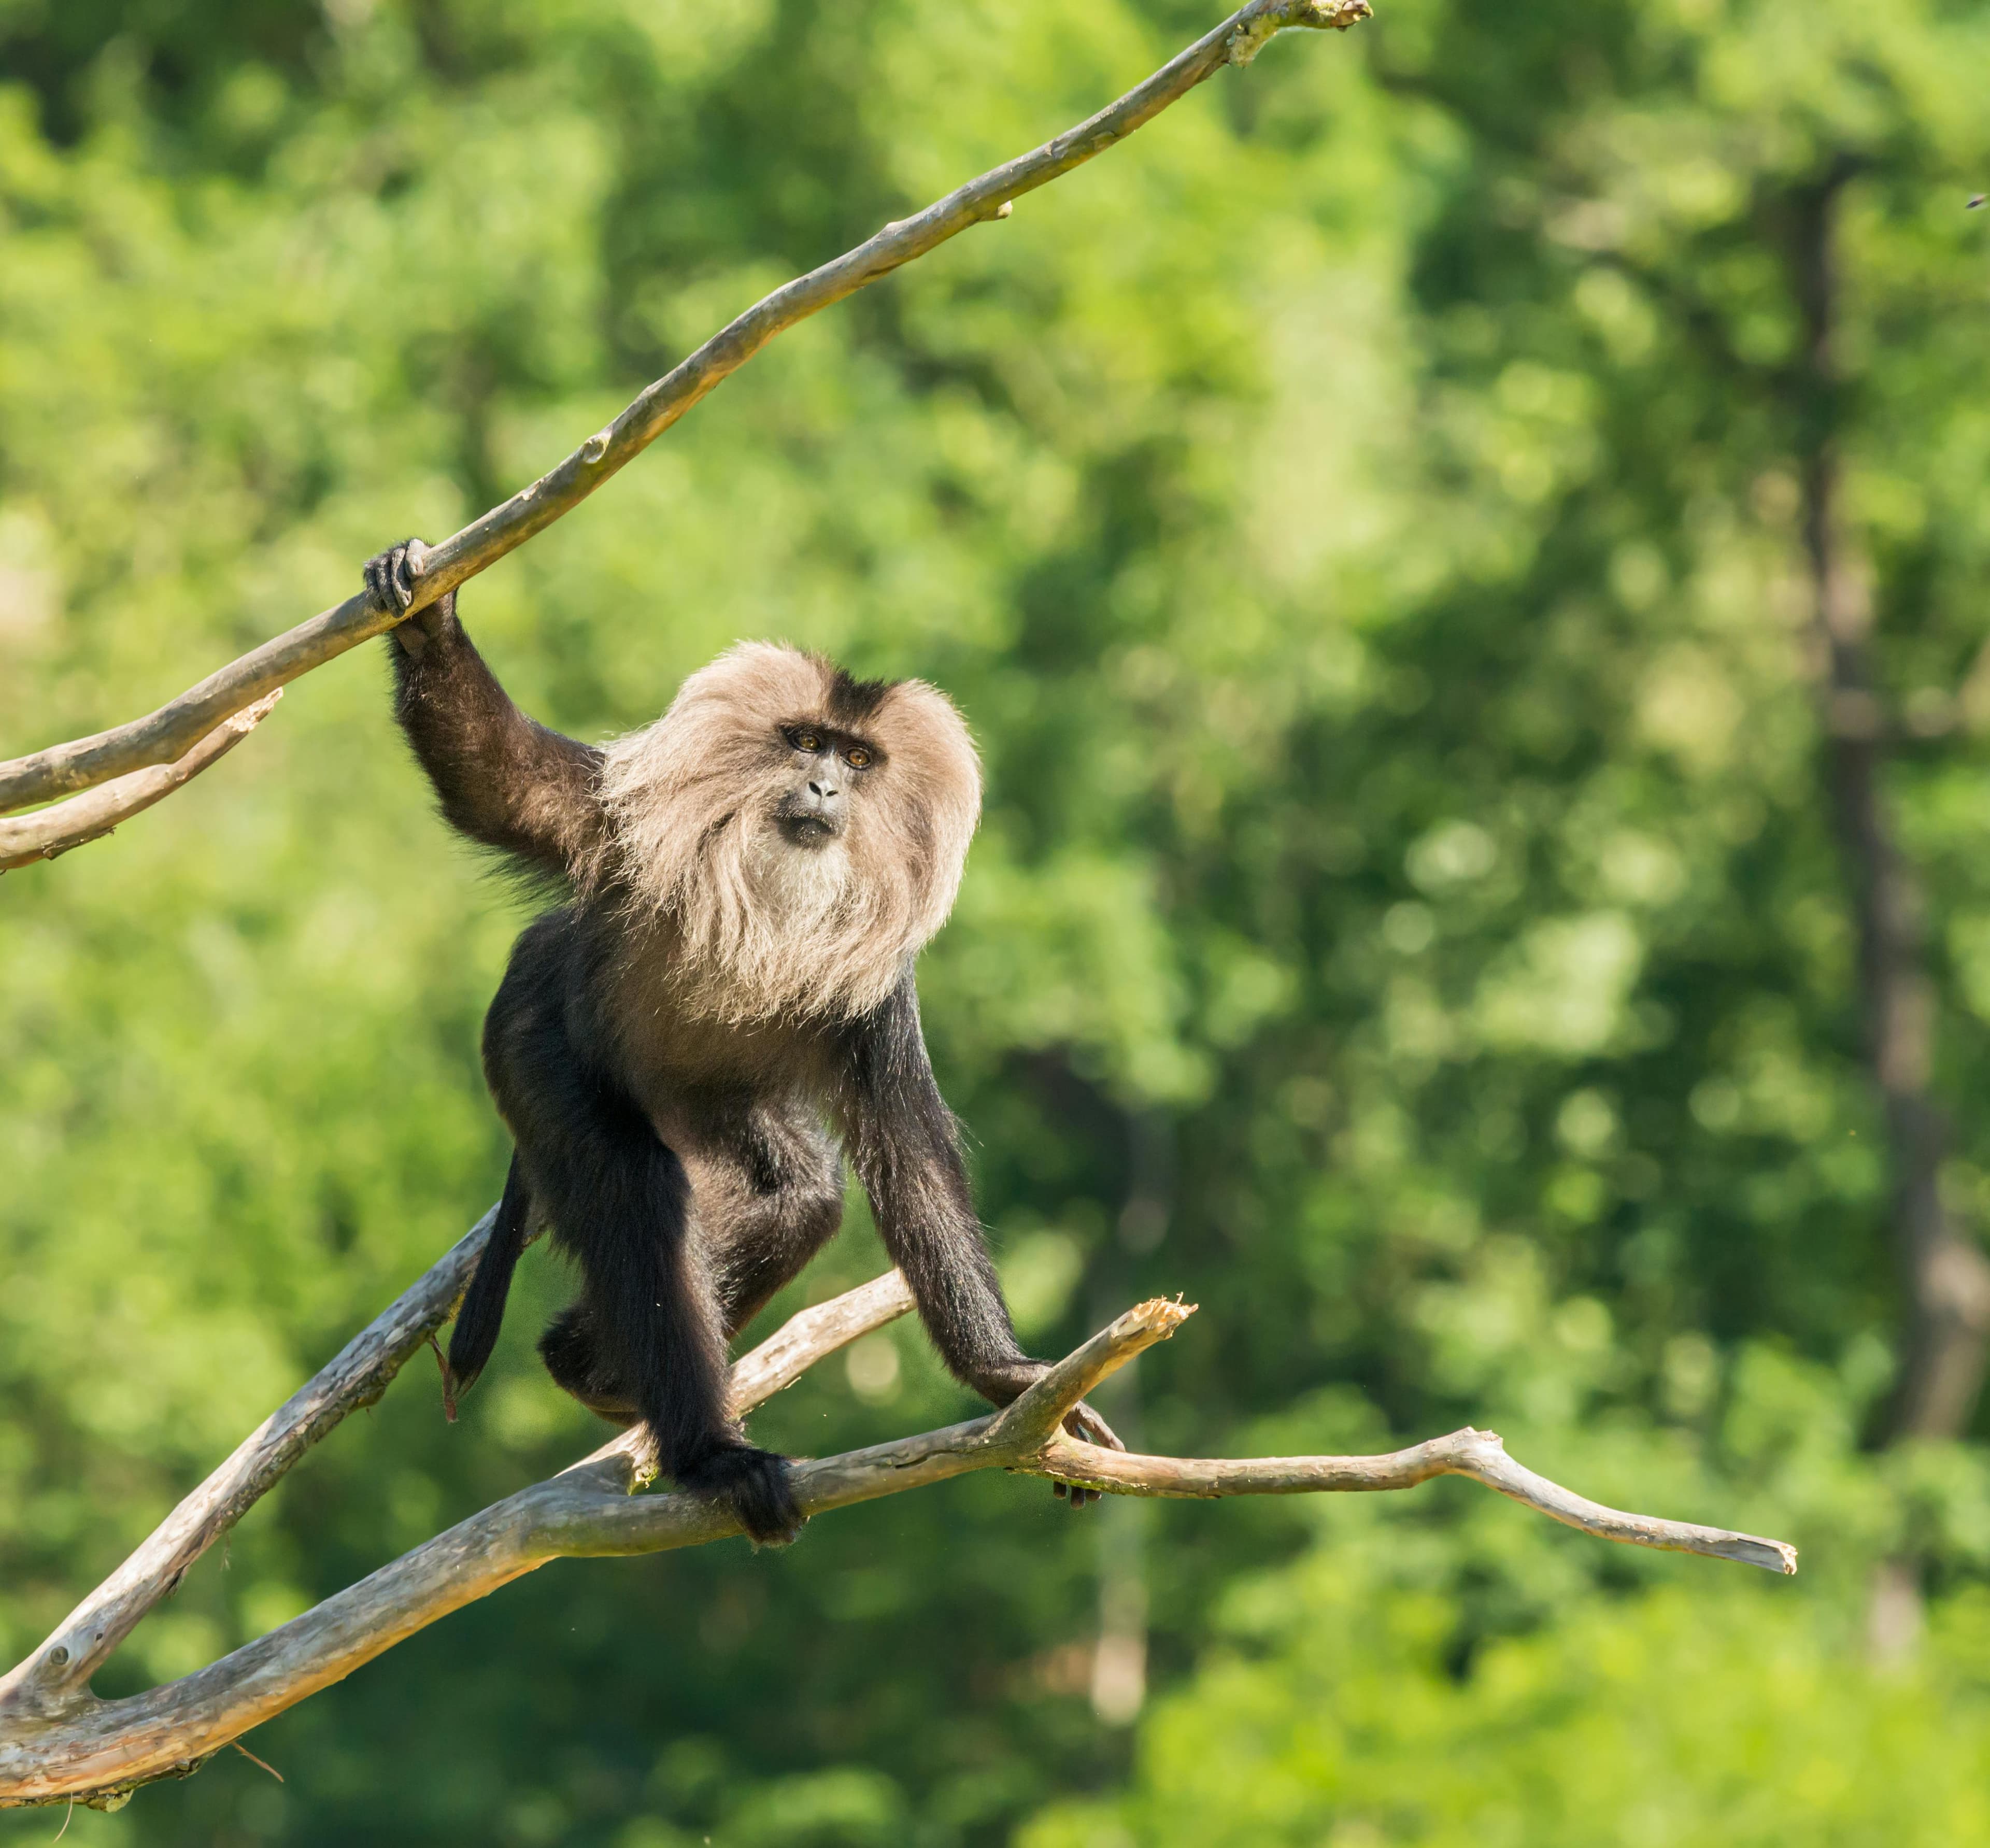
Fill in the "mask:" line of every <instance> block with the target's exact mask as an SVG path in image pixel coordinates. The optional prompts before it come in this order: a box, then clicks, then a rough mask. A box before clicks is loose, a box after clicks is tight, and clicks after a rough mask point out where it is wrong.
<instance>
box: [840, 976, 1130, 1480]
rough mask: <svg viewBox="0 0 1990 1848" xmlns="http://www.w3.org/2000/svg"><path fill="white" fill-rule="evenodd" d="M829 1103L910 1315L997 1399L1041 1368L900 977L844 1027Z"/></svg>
mask: <svg viewBox="0 0 1990 1848" xmlns="http://www.w3.org/2000/svg"><path fill="white" fill-rule="evenodd" d="M844 1053H845V1057H844V1067H843V1074H842V1080H843V1082H842V1096H841V1097H840V1100H839V1102H840V1106H841V1114H842V1116H843V1119H844V1132H845V1136H846V1138H847V1146H848V1148H849V1152H850V1158H851V1164H852V1165H853V1166H854V1167H855V1169H856V1170H857V1178H858V1179H859V1180H861V1181H862V1183H863V1184H864V1191H865V1192H866V1193H867V1194H869V1196H870V1198H871V1215H872V1217H873V1218H875V1219H876V1221H877V1222H878V1232H879V1233H880V1235H881V1236H882V1237H883V1238H884V1241H885V1248H886V1249H887V1250H888V1252H890V1253H891V1257H892V1260H893V1262H895V1263H896V1264H897V1265H898V1268H899V1269H900V1270H901V1271H902V1272H904V1273H905V1281H906V1282H908V1284H910V1285H911V1286H912V1296H913V1299H914V1300H915V1301H916V1302H917V1303H918V1304H919V1319H920V1320H921V1321H922V1322H923V1323H925V1327H926V1332H927V1333H929V1335H931V1336H932V1340H933V1345H934V1346H935V1347H937V1348H938V1349H939V1352H940V1357H941V1358H942V1360H944V1361H946V1364H947V1367H948V1369H949V1371H951V1372H952V1373H953V1375H954V1376H955V1378H957V1379H959V1381H962V1382H963V1384H966V1385H969V1386H972V1387H973V1388H974V1390H975V1391H976V1392H978V1393H980V1394H981V1395H982V1397H983V1398H986V1399H987V1400H988V1401H990V1403H991V1404H993V1405H1007V1404H1008V1403H1009V1402H1010V1400H1012V1399H1014V1398H1016V1397H1017V1395H1018V1394H1020V1393H1022V1392H1023V1391H1025V1390H1026V1389H1027V1388H1029V1387H1030V1386H1031V1385H1033V1384H1035V1382H1036V1381H1037V1379H1038V1378H1040V1377H1041V1375H1042V1374H1043V1373H1044V1371H1046V1364H1045V1363H1044V1362H1043V1361H1035V1360H1032V1359H1031V1357H1029V1356H1028V1355H1027V1354H1024V1351H1023V1350H1022V1348H1021V1347H1020V1344H1018V1343H1017V1340H1016V1331H1015V1329H1014V1326H1013V1325H1012V1324H1011V1323H1010V1320H1009V1306H1008V1304H1007V1303H1005V1302H1004V1301H1003V1298H1002V1286H1001V1283H1000V1281H999V1280H998V1279H997V1276H996V1275H995V1265H994V1262H993V1259H991V1258H990V1256H989V1255H988V1246H987V1241H986V1240H985V1239H984V1238H983V1236H982V1232H981V1221H980V1218H979V1217H978V1216H977V1215H976V1212H975V1211H974V1201H973V1194H971V1193H970V1191H969V1188H968V1184H967V1170H966V1167H965V1166H964V1165H963V1163H962V1161H961V1158H960V1143H959V1134H958V1131H957V1129H956V1125H955V1123H954V1119H953V1112H952V1111H950V1110H949V1109H947V1107H946V1100H945V1099H943V1098H942V1096H940V1092H939V1085H938V1083H937V1082H936V1081H935V1079H934V1078H933V1072H932V1061H931V1060H930V1059H929V1058H928V1057H927V1055H926V1044H925V1035H924V1034H923V1033H922V1031H921V1030H920V1027H919V994H918V991H917V990H915V988H914V987H913V985H912V976H911V974H910V973H909V972H908V973H907V974H906V976H905V980H903V981H902V982H901V983H899V984H898V988H897V989H896V990H895V991H894V993H893V994H892V995H891V999H890V1000H888V1001H886V1002H885V1004H884V1006H883V1007H881V1008H879V1009H878V1011H877V1012H876V1013H874V1014H870V1015H868V1016H866V1017H864V1019H862V1020H861V1021H855V1022H853V1023H852V1024H851V1026H850V1027H849V1028H848V1029H847V1031H846V1036H845V1041H844ZM1067 1423H1068V1425H1069V1427H1070V1428H1071V1429H1072V1431H1073V1432H1074V1433H1075V1435H1078V1436H1081V1437H1082V1438H1084V1439H1085V1440H1086V1441H1087V1442H1090V1443H1094V1444H1102V1445H1105V1446H1107V1447H1108V1448H1109V1449H1115V1450H1117V1449H1124V1448H1125V1446H1124V1445H1122V1444H1121V1443H1120V1442H1119V1439H1118V1438H1117V1437H1116V1436H1114V1435H1113V1434H1112V1430H1111V1428H1109V1426H1108V1425H1106V1423H1105V1421H1104V1420H1103V1419H1102V1418H1100V1417H1099V1415H1098V1414H1097V1413H1096V1412H1095V1411H1092V1408H1090V1407H1089V1406H1088V1405H1080V1406H1079V1407H1078V1408H1077V1410H1076V1411H1074V1412H1073V1413H1072V1415H1071V1418H1070V1419H1069V1420H1068V1421H1067Z"/></svg>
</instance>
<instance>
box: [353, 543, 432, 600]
mask: <svg viewBox="0 0 1990 1848" xmlns="http://www.w3.org/2000/svg"><path fill="white" fill-rule="evenodd" d="M427 555H428V547H427V546H426V545H423V543H422V542H421V541H420V540H419V539H403V540H402V542H400V544H399V545H390V546H389V547H388V549H386V550H385V552H379V553H378V554H376V555H375V556H374V557H372V558H370V559H368V560H367V561H366V565H365V579H366V589H367V590H368V593H369V594H370V595H371V596H372V599H373V600H374V602H375V603H378V604H379V606H380V607H381V608H382V610H392V612H394V613H396V614H397V615H398V614H399V613H400V612H401V611H402V610H405V609H406V608H407V606H409V604H410V603H413V601H414V600H415V579H416V577H418V576H419V575H420V572H421V568H422V560H423V559H424V558H426V556H427Z"/></svg>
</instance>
